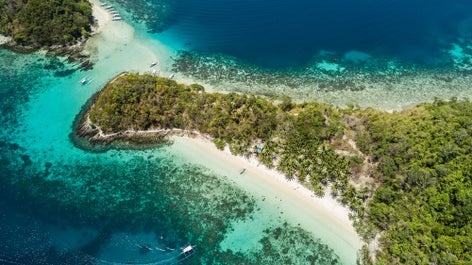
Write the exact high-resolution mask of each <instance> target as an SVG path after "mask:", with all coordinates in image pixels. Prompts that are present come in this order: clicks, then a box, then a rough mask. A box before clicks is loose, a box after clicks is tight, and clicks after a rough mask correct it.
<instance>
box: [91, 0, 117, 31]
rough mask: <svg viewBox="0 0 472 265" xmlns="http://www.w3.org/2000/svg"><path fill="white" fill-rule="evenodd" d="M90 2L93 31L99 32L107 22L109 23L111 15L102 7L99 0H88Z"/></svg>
mask: <svg viewBox="0 0 472 265" xmlns="http://www.w3.org/2000/svg"><path fill="white" fill-rule="evenodd" d="M90 3H92V15H93V17H94V18H95V22H96V25H95V27H94V28H93V32H94V33H99V32H101V31H102V30H103V28H104V27H105V26H106V25H107V24H108V23H110V21H112V20H111V19H112V16H111V14H110V13H109V12H108V11H107V10H106V9H105V8H103V6H102V5H101V3H100V2H99V1H97V0H90Z"/></svg>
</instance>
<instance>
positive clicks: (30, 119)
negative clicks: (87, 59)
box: [0, 0, 472, 264]
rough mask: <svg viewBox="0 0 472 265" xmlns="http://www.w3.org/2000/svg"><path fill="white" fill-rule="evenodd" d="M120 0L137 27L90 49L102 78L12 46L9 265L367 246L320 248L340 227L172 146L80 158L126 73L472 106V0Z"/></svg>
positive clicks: (246, 257) (255, 256) (280, 256)
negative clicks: (89, 106) (293, 209)
mask: <svg viewBox="0 0 472 265" xmlns="http://www.w3.org/2000/svg"><path fill="white" fill-rule="evenodd" d="M110 2H112V1H110ZM112 3H113V4H114V5H115V6H116V8H117V9H118V10H119V11H120V12H121V13H122V14H123V17H124V21H125V22H111V24H112V25H111V27H113V30H112V31H111V33H105V32H104V33H103V34H100V35H97V36H95V37H94V38H93V39H92V40H91V41H90V43H89V47H88V48H87V51H88V52H89V53H90V56H91V59H92V60H93V61H94V62H95V65H94V67H93V68H92V69H91V70H87V71H83V70H80V69H79V65H78V64H77V63H73V62H72V63H71V62H68V61H67V60H66V59H65V58H56V57H52V56H50V55H47V54H45V53H43V52H38V53H33V54H18V53H13V52H10V51H7V50H0V114H1V115H0V122H1V123H2V129H1V130H0V147H1V148H0V150H1V153H0V190H1V192H0V208H1V211H0V223H1V225H0V242H1V243H0V263H2V264H130V263H131V264H284V263H285V264H354V262H355V258H356V252H357V249H355V248H345V249H340V248H339V247H338V246H336V244H332V243H327V242H324V241H323V240H322V238H323V237H325V236H326V235H329V233H331V232H330V231H328V230H329V229H326V228H323V227H320V228H319V236H318V235H317V234H313V233H312V232H310V231H308V230H307V229H305V228H304V227H303V226H299V225H298V224H297V223H294V222H293V221H292V220H293V218H289V217H287V216H286V215H285V214H284V213H283V211H282V210H281V209H279V208H278V207H279V205H278V204H277V203H276V200H275V199H273V200H270V199H268V198H267V197H261V196H260V194H254V193H251V192H250V191H248V190H247V189H244V188H242V187H241V186H239V185H238V184H236V183H234V182H233V181H231V179H230V178H228V176H222V175H221V174H219V173H215V171H213V170H212V169H211V167H208V166H205V165H201V164H198V163H194V162H193V161H192V159H189V158H188V156H180V155H179V153H178V152H175V150H174V149H173V147H172V146H158V147H155V148H151V149H146V150H107V151H101V152H97V151H96V150H86V149H81V148H79V147H77V145H76V144H75V143H74V141H73V140H72V139H73V137H72V136H71V133H73V124H74V121H75V119H76V116H77V115H78V114H79V112H80V111H81V109H82V108H83V107H84V105H85V103H86V102H87V100H88V99H89V98H90V97H91V96H92V95H93V94H94V93H96V92H97V91H99V90H100V89H101V88H102V87H103V86H104V85H105V84H106V82H107V81H109V80H111V79H112V78H113V77H114V76H115V75H117V74H119V73H120V72H122V71H136V72H146V71H149V65H150V63H152V62H154V61H159V63H160V67H161V73H162V75H164V76H167V75H168V74H170V73H175V74H176V78H177V80H182V81H185V82H190V81H195V82H201V83H203V84H205V85H208V86H209V87H210V88H211V89H214V90H222V91H227V90H230V91H239V92H248V93H257V94H263V95H281V94H288V95H291V96H293V97H294V98H304V99H310V98H318V99H320V100H322V101H326V102H330V103H332V104H339V105H343V104H347V103H348V102H354V103H356V104H359V105H362V106H374V107H382V108H387V109H388V108H402V107H405V106H408V105H409V104H414V103H418V102H422V101H428V100H432V98H433V97H435V96H440V97H446V98H447V97H450V96H459V97H463V96H470V95H472V93H471V90H470V89H471V88H470V87H469V85H468V84H470V82H469V80H468V79H469V78H470V70H471V69H472V68H471V65H472V61H471V58H472V55H471V54H472V48H471V42H470V38H471V34H472V17H471V16H470V14H472V12H471V11H472V5H470V4H469V3H468V2H467V1H461V0H458V1H453V2H448V3H444V1H428V2H427V3H426V2H421V1H414V2H413V3H412V1H409V2H407V1H394V0H388V1H383V2H379V1H361V2H356V3H354V2H352V1H341V0H338V1H330V2H329V3H326V1H306V0H300V1H295V2H294V1H291V2H288V1H281V0H276V1H269V2H267V1H260V0H253V1H237V2H235V1H213V0H211V1H203V2H202V1H192V0H182V1H177V0H176V1H142V0H136V1H116V2H112ZM117 34H118V36H117ZM353 76H355V78H352V77H353ZM84 77H87V79H88V80H90V82H89V83H88V84H87V85H85V86H84V85H81V84H80V80H81V79H82V78H84ZM446 77H447V78H449V79H445V78H446ZM347 78H350V80H353V82H352V84H349V85H347V84H346V83H343V82H345V79H347ZM301 80H303V81H301ZM444 80H449V81H444ZM335 84H336V86H335ZM410 84H415V85H414V86H411V85H410ZM346 86H348V88H346ZM180 148H181V147H180ZM228 174H234V172H231V173H228ZM320 218H322V216H321V217H320ZM248 231H251V233H248ZM333 233H334V232H333ZM188 244H191V245H194V246H195V254H194V255H192V256H191V257H190V258H188V259H185V260H182V256H181V255H180V253H181V251H182V249H183V248H184V247H185V246H187V245H188Z"/></svg>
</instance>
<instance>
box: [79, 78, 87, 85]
mask: <svg viewBox="0 0 472 265" xmlns="http://www.w3.org/2000/svg"><path fill="white" fill-rule="evenodd" d="M87 82H88V80H87V77H84V78H82V79H81V80H80V84H82V85H85V84H87Z"/></svg>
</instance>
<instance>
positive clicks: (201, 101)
mask: <svg viewBox="0 0 472 265" xmlns="http://www.w3.org/2000/svg"><path fill="white" fill-rule="evenodd" d="M173 134H178V135H185V136H186V137H193V136H195V135H199V136H203V137H207V138H209V139H211V140H212V141H213V143H214V144H215V145H216V147H218V148H219V149H225V148H228V149H229V150H230V151H231V153H232V154H234V155H242V156H245V157H253V158H255V159H257V161H259V162H260V163H262V164H264V165H265V166H267V167H269V168H273V169H275V170H277V171H279V172H281V173H282V174H284V175H285V176H286V177H287V178H293V179H296V180H297V181H299V182H300V183H301V184H302V185H303V186H305V187H307V188H309V189H311V190H312V191H313V192H314V194H315V195H316V196H319V197H322V196H333V197H334V198H336V199H337V200H338V201H339V202H340V203H341V204H343V205H347V206H348V207H349V208H350V209H351V211H352V213H351V218H352V220H353V222H354V225H355V227H356V229H357V232H358V233H359V235H360V236H361V237H362V238H363V240H364V242H365V245H364V247H363V251H362V252H363V253H362V255H361V258H360V261H359V262H361V263H364V264H425V263H428V262H429V261H434V263H436V264H467V262H469V261H470V260H472V254H471V253H472V249H471V248H472V245H471V244H470V242H472V238H471V237H472V236H471V235H472V226H471V223H470V216H471V214H472V204H471V203H470V201H471V199H472V153H471V150H472V103H471V102H470V101H469V100H468V99H457V98H451V99H450V100H449V101H446V100H442V99H439V98H437V99H435V100H434V102H430V103H423V104H420V105H417V106H414V107H412V108H409V109H405V110H402V111H398V112H396V111H395V112H386V111H381V110H376V109H372V108H367V109H361V108H359V107H357V106H355V105H350V106H348V107H346V108H340V107H335V106H331V105H328V104H323V103H316V102H293V101H292V100H291V99H290V98H288V97H279V98H271V99H268V98H263V97H258V96H255V95H244V94H237V93H213V92H212V93H209V92H206V91H205V89H204V88H203V87H202V86H201V85H198V84H191V85H184V84H179V83H177V82H175V81H173V80H170V79H166V78H162V77H156V76H154V75H148V74H131V73H123V74H121V75H119V76H118V77H116V78H115V79H113V80H112V81H110V82H109V83H108V84H107V85H106V86H105V87H104V88H103V90H101V91H100V92H98V93H97V94H96V95H95V96H94V97H93V98H92V99H91V100H90V102H88V104H87V105H86V106H85V108H84V110H83V112H82V113H81V114H80V115H79V116H78V118H77V121H76V124H75V137H76V138H75V142H76V145H78V146H81V145H82V147H84V146H83V145H84V144H85V143H88V144H89V145H87V146H86V148H97V149H99V150H105V149H106V148H118V147H120V148H139V147H146V145H149V144H150V145H155V144H162V143H166V142H167V141H168V140H169V138H168V136H169V135H173Z"/></svg>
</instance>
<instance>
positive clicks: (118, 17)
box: [112, 16, 121, 21]
mask: <svg viewBox="0 0 472 265" xmlns="http://www.w3.org/2000/svg"><path fill="white" fill-rule="evenodd" d="M112 20H113V21H120V20H121V17H120V16H117V17H113V18H112Z"/></svg>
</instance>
